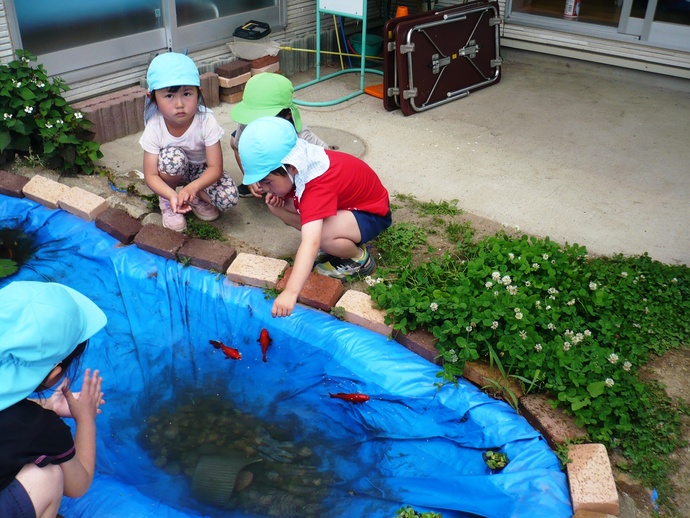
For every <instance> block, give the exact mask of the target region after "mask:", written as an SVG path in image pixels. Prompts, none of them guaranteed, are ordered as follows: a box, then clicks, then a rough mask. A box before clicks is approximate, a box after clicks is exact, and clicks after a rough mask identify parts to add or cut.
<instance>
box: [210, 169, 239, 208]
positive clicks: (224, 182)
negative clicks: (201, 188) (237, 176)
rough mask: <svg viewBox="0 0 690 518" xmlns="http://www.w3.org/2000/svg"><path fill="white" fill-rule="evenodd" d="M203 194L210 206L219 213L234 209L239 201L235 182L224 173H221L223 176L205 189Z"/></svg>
mask: <svg viewBox="0 0 690 518" xmlns="http://www.w3.org/2000/svg"><path fill="white" fill-rule="evenodd" d="M205 192H206V194H207V196H208V198H209V201H210V202H211V204H212V205H214V206H215V207H216V208H217V209H218V210H220V211H225V210H227V209H230V208H232V207H234V206H235V205H237V202H238V200H239V193H238V192H237V185H235V181H234V180H233V179H232V177H231V176H230V175H228V173H227V172H225V171H223V175H222V176H221V177H220V179H219V180H218V181H217V182H216V183H214V184H213V185H211V186H210V187H208V188H206V190H205Z"/></svg>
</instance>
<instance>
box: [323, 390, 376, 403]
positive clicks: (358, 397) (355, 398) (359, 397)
mask: <svg viewBox="0 0 690 518" xmlns="http://www.w3.org/2000/svg"><path fill="white" fill-rule="evenodd" d="M328 395H329V396H331V397H334V398H338V399H342V400H343V401H349V402H350V403H364V402H365V401H369V396H367V395H366V394H343V393H342V392H338V393H337V394H330V393H329V394H328Z"/></svg>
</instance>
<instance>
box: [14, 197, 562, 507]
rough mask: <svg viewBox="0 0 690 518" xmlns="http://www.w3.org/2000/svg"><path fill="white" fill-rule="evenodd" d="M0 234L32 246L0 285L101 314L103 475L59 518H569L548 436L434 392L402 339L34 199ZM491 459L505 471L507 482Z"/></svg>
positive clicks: (98, 359)
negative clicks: (35, 286)
mask: <svg viewBox="0 0 690 518" xmlns="http://www.w3.org/2000/svg"><path fill="white" fill-rule="evenodd" d="M0 222H2V223H0V227H6V228H22V229H23V230H24V231H25V232H27V233H28V234H30V235H32V236H33V237H34V238H35V241H36V245H37V251H36V253H35V255H34V256H33V257H32V258H30V259H29V260H28V261H27V262H26V264H24V265H23V266H22V268H21V269H20V271H19V272H18V273H17V274H15V275H14V276H12V277H9V278H5V279H0V286H2V285H4V284H6V283H8V282H11V281H13V280H46V281H55V282H61V283H64V284H67V285H69V286H71V287H73V288H75V289H77V290H79V291H81V292H82V293H84V294H85V295H87V296H89V297H90V298H92V299H93V300H94V301H95V302H96V303H97V304H98V305H99V306H100V307H101V308H102V309H103V310H104V311H105V313H106V314H107V316H108V325H107V326H106V328H105V330H104V331H103V332H101V333H99V334H98V335H96V336H95V337H94V338H93V339H92V340H91V343H90V344H89V348H88V350H87V353H86V355H85V357H84V360H83V362H82V366H83V367H91V368H98V369H100V370H101V373H102V376H103V378H104V392H105V399H106V402H107V403H106V405H105V406H104V407H103V413H102V414H101V415H100V416H99V417H98V420H97V426H98V460H97V474H96V477H95V480H94V484H93V486H92V488H91V490H90V491H89V493H87V495H85V496H84V497H82V498H79V499H74V500H72V499H65V500H64V502H63V506H62V514H64V515H65V516H69V517H70V518H78V517H87V516H88V517H90V516H99V517H109V516H112V517H122V516H138V517H139V516H156V517H187V516H209V517H215V516H230V517H234V516H237V517H243V516H285V517H289V516H305V517H306V516H326V515H327V516H331V517H340V516H358V517H365V516H366V517H369V516H372V517H373V516H376V517H379V516H380V517H393V516H394V515H395V512H396V511H397V510H398V509H399V508H400V507H402V506H404V505H411V506H413V507H414V508H415V509H417V510H418V511H423V510H434V511H436V512H441V513H442V514H443V516H444V517H445V518H449V517H462V516H492V517H493V516H496V517H498V516H529V517H530V518H533V517H539V516H544V517H548V518H557V517H560V516H563V517H565V516H571V515H572V508H571V505H570V500H569V496H568V489H567V483H566V478H565V475H564V473H563V472H562V471H561V470H560V466H559V463H558V460H557V458H556V457H555V455H554V454H553V453H552V452H551V451H550V449H549V448H548V446H547V444H546V442H545V441H544V440H543V438H542V437H541V436H540V435H539V433H538V432H536V431H535V430H534V429H533V428H531V427H530V426H529V424H528V423H527V422H526V421H525V420H524V419H523V418H522V417H520V416H518V415H517V414H516V413H515V411H514V410H513V409H512V408H510V407H509V406H508V405H506V404H505V403H503V402H500V401H496V400H493V399H491V398H490V397H488V396H487V395H485V394H483V393H482V392H481V391H479V390H478V389H476V388H475V387H474V386H473V385H471V384H469V383H467V382H465V381H464V380H459V386H458V388H455V387H453V386H445V387H443V388H442V389H440V390H437V388H436V387H435V386H434V382H436V381H437V377H436V373H437V372H438V371H439V368H438V367H436V366H435V365H432V364H430V363H429V362H427V361H426V360H424V359H422V358H420V357H418V356H417V355H415V354H413V353H411V352H410V351H408V350H407V349H405V348H404V347H403V346H401V345H400V344H398V343H397V342H395V341H393V340H389V339H388V338H387V337H384V336H381V335H378V334H376V333H373V332H370V331H368V330H365V329H362V328H359V327H357V326H354V325H351V324H348V323H346V322H341V321H339V320H337V319H335V318H334V317H331V316H330V315H327V314H325V313H323V312H319V311H317V310H313V309H308V308H303V307H298V308H297V309H296V310H295V312H294V314H293V315H292V316H291V317H289V318H283V319H272V318H271V316H270V307H271V301H270V300H267V299H266V297H265V295H264V293H263V292H262V290H259V289H256V288H248V287H241V286H237V285H235V284H233V283H231V282H229V281H227V280H226V279H225V278H224V277H223V276H220V275H216V274H213V273H210V272H206V271H202V270H199V269H196V268H194V267H187V268H185V267H183V266H182V265H180V264H178V263H176V262H174V261H169V260H165V259H163V258H160V257H157V256H155V255H152V254H149V253H147V252H143V251H141V250H139V249H137V248H136V247H135V246H121V245H120V244H119V243H118V242H117V241H116V240H115V239H113V238H112V237H110V236H108V235H107V234H105V233H102V232H101V231H99V230H98V229H96V228H95V225H94V224H93V223H87V222H84V221H82V220H80V219H78V218H76V217H74V216H72V215H70V214H67V213H65V212H63V211H59V210H58V211H50V210H48V209H45V208H43V207H41V206H40V205H37V204H35V203H33V202H31V201H29V200H16V199H13V198H7V197H3V196H0ZM262 329H267V330H268V332H269V334H270V337H271V339H272V341H271V344H270V346H269V348H268V350H267V356H266V360H267V361H266V362H264V361H262V350H261V345H260V344H259V343H258V341H257V340H258V338H259V335H260V332H261V330H262ZM210 340H217V341H221V342H223V343H224V344H226V345H228V346H231V347H233V348H235V349H237V350H238V351H239V352H240V353H241V355H242V358H241V359H238V360H232V359H226V356H225V355H224V354H223V352H222V350H220V349H216V348H215V347H213V345H212V344H210V343H209V341H210ZM79 383H80V380H77V386H79ZM336 393H348V394H350V393H359V394H367V395H368V396H369V400H368V401H366V402H363V403H359V404H355V403H351V402H348V401H344V400H341V399H338V398H332V397H331V396H330V394H336ZM489 450H493V451H500V452H503V453H506V454H507V456H508V458H509V459H510V462H509V464H508V466H507V467H506V468H505V469H503V470H502V471H501V472H500V473H492V472H491V470H490V469H489V468H488V467H487V465H486V464H485V463H484V460H483V458H482V454H483V453H484V452H486V451H489Z"/></svg>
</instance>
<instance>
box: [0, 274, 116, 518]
mask: <svg viewBox="0 0 690 518" xmlns="http://www.w3.org/2000/svg"><path fill="white" fill-rule="evenodd" d="M106 322H107V319H106V316H105V314H104V313H103V311H101V310H100V309H99V308H98V306H96V305H95V304H94V303H93V302H92V301H91V300H89V299H88V298H87V297H85V296H84V295H82V294H81V293H79V292H77V291H75V290H73V289H71V288H69V287H67V286H63V285H62V284H57V283H50V282H32V281H17V282H13V283H11V284H9V285H8V286H6V287H4V288H2V289H0V444H1V445H2V447H1V448H0V516H2V517H15V516H18V517H24V516H37V517H43V516H55V515H56V514H57V512H58V509H59V507H60V501H61V500H62V496H63V495H66V496H69V497H79V496H81V495H83V494H84V493H86V491H87V490H88V489H89V487H90V486H91V482H92V481H93V476H94V470H95V464H96V425H95V419H96V415H97V414H98V413H99V412H100V410H99V406H100V405H101V404H102V403H103V399H102V398H103V393H102V392H101V384H102V378H101V377H100V376H99V373H98V371H97V370H96V371H93V374H92V373H91V371H90V369H86V371H85V373H84V381H83V383H82V389H81V392H74V393H73V392H71V391H70V388H69V380H68V379H67V378H65V374H66V373H68V372H71V371H74V370H75V369H76V368H78V359H79V357H80V356H81V355H82V353H83V352H84V350H85V348H86V344H87V341H88V339H89V338H91V337H92V336H93V335H94V334H96V333H97V332H98V331H100V330H101V329H102V328H103V327H104V326H105V324H106ZM60 380H62V383H60V385H59V387H58V388H57V389H56V390H55V392H54V393H53V395H52V396H50V397H49V398H48V399H36V400H32V399H28V398H29V396H30V395H31V394H33V393H34V392H41V391H43V390H48V389H50V388H51V387H54V386H56V385H58V383H59V382H60ZM62 417H72V418H74V421H75V423H76V426H77V432H76V435H75V437H74V438H73V437H72V432H71V430H70V428H69V426H68V425H67V424H66V423H65V422H64V421H63V420H62Z"/></svg>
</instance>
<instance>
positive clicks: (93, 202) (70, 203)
mask: <svg viewBox="0 0 690 518" xmlns="http://www.w3.org/2000/svg"><path fill="white" fill-rule="evenodd" d="M58 206H59V207H60V208H61V209H62V210H66V211H67V212H69V213H70V214H74V215H75V216H79V217H80V218H81V219H85V220H86V221H93V220H94V219H96V217H97V216H98V215H99V214H101V213H102V212H105V211H106V210H107V209H108V202H106V201H105V199H103V198H101V197H100V196H98V195H96V194H93V193H91V192H89V191H87V190H85V189H82V188H81V187H70V188H69V189H68V190H67V191H66V192H65V193H63V194H62V195H61V196H60V197H59V198H58Z"/></svg>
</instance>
